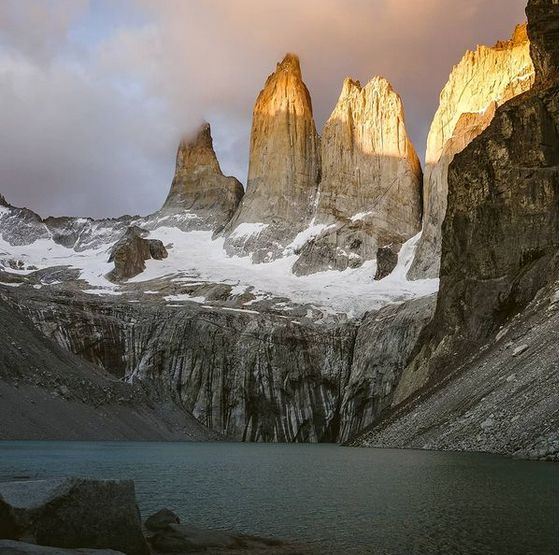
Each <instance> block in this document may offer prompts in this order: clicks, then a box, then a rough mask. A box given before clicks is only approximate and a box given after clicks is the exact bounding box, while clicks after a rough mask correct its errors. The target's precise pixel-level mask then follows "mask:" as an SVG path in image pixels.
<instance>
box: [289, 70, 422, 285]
mask: <svg viewBox="0 0 560 555" xmlns="http://www.w3.org/2000/svg"><path fill="white" fill-rule="evenodd" d="M321 163H322V179H321V183H320V186H319V192H318V197H317V199H316V210H315V214H314V220H313V223H312V229H315V230H320V232H319V233H318V234H317V236H316V237H314V238H312V240H311V241H309V242H308V243H307V244H306V245H304V247H303V248H302V249H301V255H300V258H299V259H298V261H297V262H296V264H295V265H294V272H295V273H299V274H307V273H312V272H316V271H320V270H326V269H337V270H344V269H345V268H347V267H356V266H359V265H361V264H362V263H363V262H364V261H365V260H371V259H374V258H375V257H376V253H377V249H378V248H380V247H384V246H387V245H391V244H393V245H400V244H401V243H403V242H404V241H406V240H407V239H409V238H410V237H411V236H413V235H414V234H416V233H417V232H418V231H419V229H420V217H421V182H422V170H421V168H420V162H419V160H418V156H417V155H416V152H415V150H414V147H413V146H412V143H411V141H410V139H409V138H408V134H407V132H406V127H405V122H404V110H403V106H402V101H401V99H400V97H399V95H398V94H397V93H396V92H395V91H394V90H393V88H392V87H391V85H390V84H389V82H388V81H386V80H385V79H383V78H382V77H374V78H373V79H372V80H371V81H370V82H369V83H368V84H367V85H365V86H364V87H362V86H361V85H360V83H359V82H358V81H353V80H351V79H346V80H345V81H344V85H343V87H342V91H341V94H340V97H339V99H338V102H337V104H336V106H335V108H334V110H333V112H332V114H331V116H330V118H329V119H328V121H327V123H326V125H325V129H324V132H323V136H322V139H321Z"/></svg>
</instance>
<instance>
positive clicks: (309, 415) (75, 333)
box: [7, 287, 434, 442]
mask: <svg viewBox="0 0 560 555" xmlns="http://www.w3.org/2000/svg"><path fill="white" fill-rule="evenodd" d="M9 293H10V292H8V293H7V295H8V297H7V298H10V299H11V302H13V303H17V305H18V306H19V307H20V309H21V310H22V311H24V312H25V314H26V316H27V317H29V318H30V319H31V320H32V321H33V322H34V323H35V325H36V326H37V327H38V328H39V329H41V330H42V332H43V333H44V334H45V335H46V336H48V337H49V338H50V339H52V340H53V341H55V342H56V343H57V344H58V345H61V346H63V347H64V348H65V349H67V350H69V351H71V352H72V353H76V354H77V355H79V356H80V357H82V358H85V359H86V360H88V361H90V362H92V363H94V364H95V365H97V366H98V367H101V368H104V369H106V370H107V371H109V372H111V373H113V375H115V376H116V377H118V378H121V379H123V378H124V379H126V381H134V382H136V381H139V382H140V383H146V384H150V385H149V387H151V388H153V387H156V384H157V390H158V391H160V392H162V394H166V393H167V394H171V395H172V396H176V397H177V398H178V399H179V400H180V402H181V405H182V406H183V407H184V408H185V409H186V410H188V411H189V412H191V413H192V414H193V415H194V416H195V417H196V418H197V419H198V421H199V422H201V423H202V424H204V425H206V426H207V427H208V428H210V429H212V430H216V431H219V432H221V433H223V434H225V435H227V436H229V437H232V438H236V439H239V440H244V441H300V442H301V441H312V442H317V441H340V440H342V439H346V438H348V437H350V435H351V434H352V433H355V432H357V431H358V430H359V429H361V428H362V427H363V426H366V425H368V424H370V423H371V422H373V419H374V418H375V416H376V415H377V414H378V413H379V411H380V410H381V409H382V408H384V406H385V404H387V403H390V400H391V398H392V394H393V392H394V390H395V388H396V386H397V384H398V378H399V376H400V372H401V371H402V369H403V368H404V366H405V362H406V360H407V357H408V355H409V354H410V352H411V350H412V349H413V347H414V345H415V342H416V340H417V338H418V334H419V332H420V331H421V329H422V328H423V327H424V325H425V324H426V322H427V321H428V320H429V316H430V314H431V312H432V310H433V304H434V299H433V298H432V297H428V298H426V299H420V300H418V301H410V302H408V303H404V304H402V305H400V306H398V307H387V308H385V309H381V310H380V311H379V312H378V313H377V312H376V313H372V314H370V315H368V316H366V317H365V319H364V320H363V321H362V323H361V325H359V322H350V323H346V324H326V323H318V324H317V323H314V322H313V320H310V319H306V318H301V317H300V318H297V319H294V318H293V317H292V318H286V317H285V316H282V315H275V314H272V313H270V312H268V311H266V310H265V311H263V312H256V311H243V310H241V309H224V308H223V307H221V306H215V307H212V306H208V305H197V304H195V303H182V304H181V305H176V306H167V305H165V304H162V303H161V302H158V301H157V300H155V299H154V301H152V302H148V301H145V302H144V303H143V304H142V305H141V306H139V305H137V304H131V303H130V302H128V303H127V302H123V301H119V300H114V299H111V298H104V299H95V298H92V297H91V296H88V295H82V294H76V293H74V294H73V295H72V296H69V295H67V294H65V293H64V292H59V293H55V292H53V290H51V291H50V292H49V293H46V292H44V291H42V290H37V289H34V288H32V287H30V288H23V289H18V294H17V295H15V294H13V293H12V294H11V295H10V294H9ZM372 341H375V343H372ZM379 345H384V346H386V347H387V351H385V350H383V351H382V352H380V350H379V349H378V348H376V347H375V346H377V347H379ZM393 347H395V349H393ZM389 349H390V350H389ZM371 369H376V371H375V372H371V371H370V370H371ZM370 395H371V398H369V396H370Z"/></svg>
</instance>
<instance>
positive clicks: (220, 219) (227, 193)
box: [160, 123, 243, 231]
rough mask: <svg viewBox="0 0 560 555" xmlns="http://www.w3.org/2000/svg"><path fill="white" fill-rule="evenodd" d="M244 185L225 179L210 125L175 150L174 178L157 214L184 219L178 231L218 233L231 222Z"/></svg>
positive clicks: (233, 179) (230, 178)
mask: <svg viewBox="0 0 560 555" xmlns="http://www.w3.org/2000/svg"><path fill="white" fill-rule="evenodd" d="M242 197H243V186H242V185H241V183H239V181H237V179H235V177H226V176H225V175H224V174H223V173H222V170H221V168H220V164H219V162H218V158H217V157H216V153H215V152H214V146H213V142H212V135H211V133H210V125H209V124H208V123H205V124H203V125H202V126H201V127H200V128H199V129H198V131H197V133H196V135H195V136H194V137H185V138H183V140H182V141H181V143H180V144H179V148H178V150H177V163H176V167H175V177H174V178H173V183H172V184H171V189H170V191H169V194H168V196H167V199H166V200H165V203H164V205H163V207H162V208H161V210H160V215H171V216H179V219H181V218H180V217H181V216H183V221H182V223H181V228H182V229H184V230H190V229H210V230H213V231H220V230H221V229H223V227H224V226H225V225H226V223H227V222H228V221H229V220H230V219H231V217H232V216H233V214H234V212H235V210H236V209H237V206H238V205H239V202H240V201H241V198H242Z"/></svg>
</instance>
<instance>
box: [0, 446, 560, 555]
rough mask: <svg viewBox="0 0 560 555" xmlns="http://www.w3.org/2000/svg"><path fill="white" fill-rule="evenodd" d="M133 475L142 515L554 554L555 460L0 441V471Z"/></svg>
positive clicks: (338, 538) (362, 542)
mask: <svg viewBox="0 0 560 555" xmlns="http://www.w3.org/2000/svg"><path fill="white" fill-rule="evenodd" d="M61 476H89V477H96V478H127V479H133V480H134V481H135V483H136V493H137V498H138V501H139V505H140V509H141V511H142V514H143V516H144V517H145V516H148V515H149V514H150V513H151V512H154V511H156V510H158V509H160V508H162V507H168V508H170V509H173V510H175V511H176V512H177V514H179V516H180V517H181V518H182V520H183V521H184V522H190V523H192V524H195V525H200V526H207V527H214V528H223V529H235V530H239V531H242V532H246V533H250V534H258V535H265V536H274V537H280V538H286V539H292V540H295V541H298V542H305V543H308V544H310V546H312V547H314V548H316V549H317V552H319V553H341V554H342V553H387V554H389V553H391V554H393V553H395V554H401V553H402V554H408V553H442V554H449V555H451V554H455V553H456V554H471V553H472V554H475V553H476V554H479V553H480V554H496V553H504V554H510V555H514V554H530V553H531V554H533V553H534V554H546V553H558V528H557V526H558V465H556V464H552V463H537V462H528V461H518V460H511V459H506V458H502V457H498V456H493V455H482V454H475V453H446V452H430V451H416V450H397V449H354V448H344V447H338V446H335V445H297V444H296V445H293V444H290V445H278V444H246V443H140V442H138V443H137V442H31V441H22V442H12V441H9V442H8V441H6V442H0V480H2V481H5V480H14V479H25V478H32V479H33V478H49V477H61Z"/></svg>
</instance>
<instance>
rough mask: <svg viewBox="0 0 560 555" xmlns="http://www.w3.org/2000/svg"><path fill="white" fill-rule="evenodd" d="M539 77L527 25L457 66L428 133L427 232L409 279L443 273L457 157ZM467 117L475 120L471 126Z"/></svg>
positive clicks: (424, 234)
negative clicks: (449, 194)
mask: <svg viewBox="0 0 560 555" xmlns="http://www.w3.org/2000/svg"><path fill="white" fill-rule="evenodd" d="M533 78H534V70H533V64H532V61H531V58H530V54H529V41H528V39H527V32H526V26H524V25H519V26H517V27H516V29H515V31H514V33H513V35H512V37H511V39H510V40H509V41H500V42H498V43H497V44H496V45H495V46H493V47H487V46H478V47H477V49H476V50H475V51H473V52H471V51H468V52H467V53H466V54H465V55H464V56H463V59H462V60H461V61H460V62H459V64H458V65H457V66H455V67H454V68H453V71H452V72H451V74H450V76H449V81H448V82H447V84H446V85H445V87H444V88H443V90H442V92H441V96H440V104H439V107H438V109H437V111H436V114H435V115H434V119H433V122H432V125H431V127H430V131H429V134H428V141H427V147H426V168H425V174H424V214H423V221H422V236H421V239H420V241H419V243H418V248H417V251H416V256H415V259H414V263H413V264H412V266H411V268H410V271H409V274H408V275H409V279H420V278H426V277H437V276H438V274H439V265H440V264H439V263H440V256H441V225H442V222H443V218H444V216H445V210H446V206H447V189H448V186H447V181H448V175H447V172H448V167H449V164H450V163H451V161H452V160H453V157H454V156H455V154H456V153H458V152H460V151H461V150H462V149H463V148H464V147H465V146H466V145H467V144H468V143H469V142H470V141H471V140H472V139H473V138H474V137H475V136H476V135H477V134H478V133H480V132H481V131H482V130H483V129H484V128H485V127H486V126H487V125H488V124H489V123H490V121H491V120H492V115H493V110H494V107H495V106H499V105H501V104H503V103H504V102H506V101H507V100H509V99H511V98H513V97H514V96H516V95H518V94H520V93H522V92H524V91H526V90H528V89H529V88H530V87H531V84H532V82H533ZM465 116H467V117H468V118H469V119H470V120H471V122H470V124H469V125H468V128H467V129H466V128H465V123H466V122H465V120H464V117H465ZM474 119H477V122H476V125H473V123H474V122H473V120H474Z"/></svg>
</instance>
